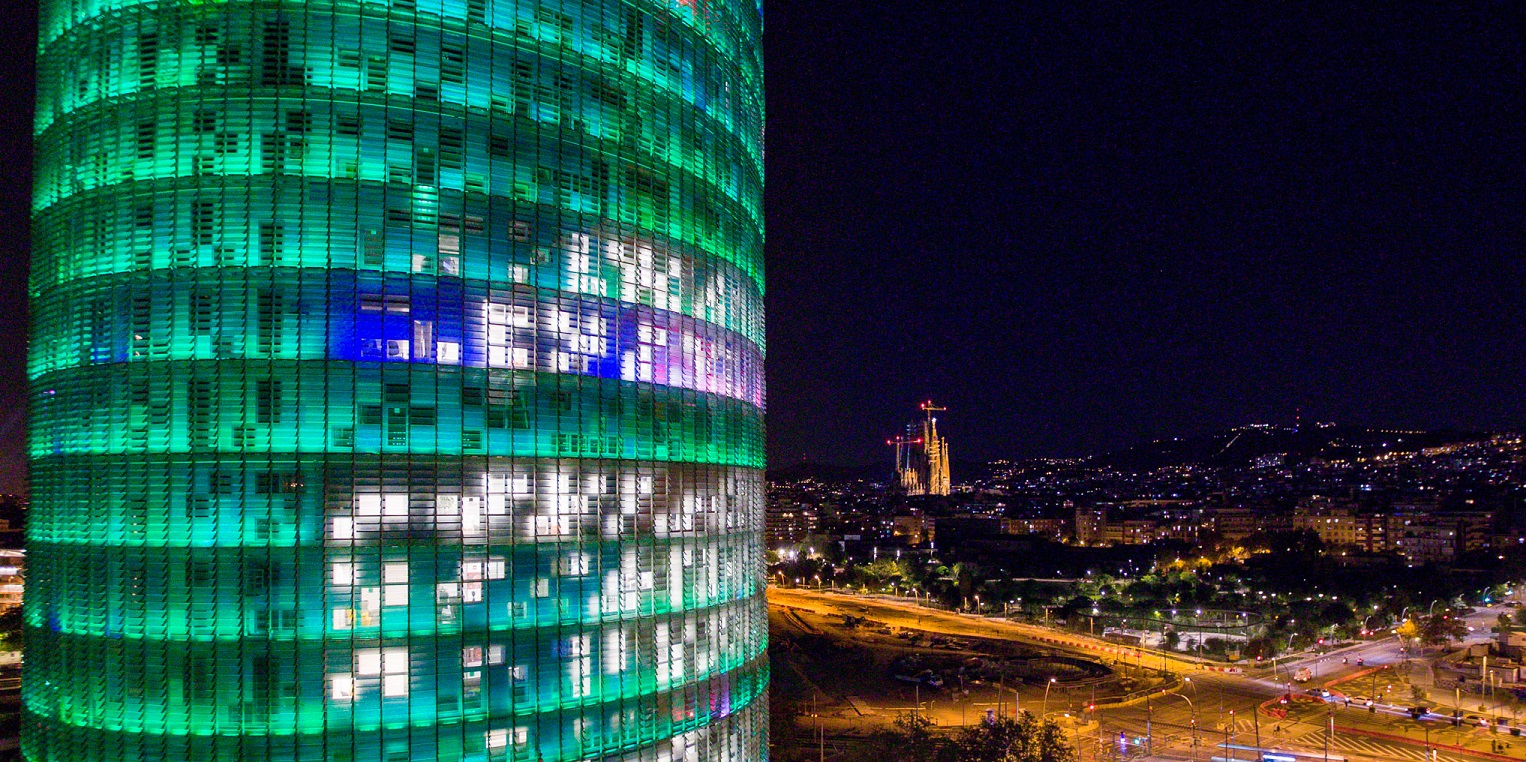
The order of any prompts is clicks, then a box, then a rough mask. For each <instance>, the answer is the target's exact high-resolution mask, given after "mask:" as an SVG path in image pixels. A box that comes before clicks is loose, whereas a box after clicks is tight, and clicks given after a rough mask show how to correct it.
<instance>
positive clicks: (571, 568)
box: [557, 553, 588, 577]
mask: <svg viewBox="0 0 1526 762" xmlns="http://www.w3.org/2000/svg"><path fill="white" fill-rule="evenodd" d="M557 573H558V574H560V575H562V576H564V577H580V576H583V575H586V574H587V573H588V554H587V553H568V554H566V555H564V556H562V558H561V562H560V563H559V564H558V566H557Z"/></svg>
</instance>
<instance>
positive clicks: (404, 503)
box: [382, 492, 408, 518]
mask: <svg viewBox="0 0 1526 762" xmlns="http://www.w3.org/2000/svg"><path fill="white" fill-rule="evenodd" d="M382 515H383V516H385V517H387V518H407V517H408V495H407V494H406V493H397V492H393V493H391V494H387V495H382Z"/></svg>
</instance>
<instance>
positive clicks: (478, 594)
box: [461, 582, 482, 603]
mask: <svg viewBox="0 0 1526 762" xmlns="http://www.w3.org/2000/svg"><path fill="white" fill-rule="evenodd" d="M461 602H462V603H481V602H482V583H481V582H465V583H462V585H461Z"/></svg>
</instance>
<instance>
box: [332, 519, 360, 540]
mask: <svg viewBox="0 0 1526 762" xmlns="http://www.w3.org/2000/svg"><path fill="white" fill-rule="evenodd" d="M329 536H330V537H332V538H333V539H335V540H353V539H355V519H352V518H350V517H349V516H335V517H334V528H333V529H332V530H331V531H330V532H329Z"/></svg>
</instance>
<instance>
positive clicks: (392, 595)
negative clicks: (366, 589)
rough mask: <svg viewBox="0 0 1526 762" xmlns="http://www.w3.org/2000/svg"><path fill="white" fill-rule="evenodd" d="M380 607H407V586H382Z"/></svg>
mask: <svg viewBox="0 0 1526 762" xmlns="http://www.w3.org/2000/svg"><path fill="white" fill-rule="evenodd" d="M382 605H383V606H407V605H408V586H407V585H382Z"/></svg>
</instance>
